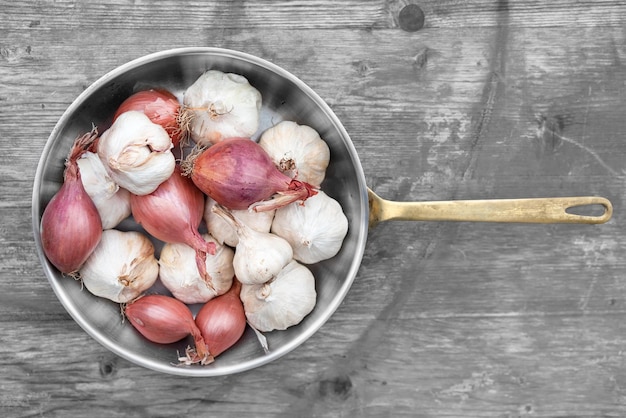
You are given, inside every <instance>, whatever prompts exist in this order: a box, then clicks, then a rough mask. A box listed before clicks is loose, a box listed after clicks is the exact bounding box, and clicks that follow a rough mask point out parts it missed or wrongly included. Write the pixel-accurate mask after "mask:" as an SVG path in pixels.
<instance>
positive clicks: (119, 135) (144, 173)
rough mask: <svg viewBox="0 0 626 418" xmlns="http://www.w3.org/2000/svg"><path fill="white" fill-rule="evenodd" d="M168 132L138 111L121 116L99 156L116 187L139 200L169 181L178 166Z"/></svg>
mask: <svg viewBox="0 0 626 418" xmlns="http://www.w3.org/2000/svg"><path fill="white" fill-rule="evenodd" d="M173 147H174V145H173V144H172V140H171V139H170V136H169V135H168V133H167V131H166V130H165V129H163V127H161V126H160V125H157V124H155V123H152V121H151V120H150V119H149V118H148V117H147V116H146V115H145V114H144V113H143V112H138V111H135V110H131V111H128V112H124V113H122V114H121V115H119V116H118V118H117V119H116V120H115V122H114V123H113V125H111V127H110V128H109V129H107V130H106V131H104V132H103V133H102V135H101V136H100V139H99V140H98V147H97V148H98V156H99V157H100V159H101V160H102V163H103V164H104V166H105V167H106V168H107V170H108V172H109V174H110V176H111V178H112V179H113V181H114V182H115V183H117V184H118V185H120V186H121V187H123V188H125V189H127V190H128V191H130V192H131V193H134V194H136V195H139V196H143V195H147V194H150V193H152V192H153V191H155V190H156V188H157V187H158V186H159V184H161V183H162V182H164V181H165V180H167V179H168V178H169V176H171V175H172V173H173V172H174V166H175V164H176V161H175V158H174V154H172V151H171V150H172V148H173Z"/></svg>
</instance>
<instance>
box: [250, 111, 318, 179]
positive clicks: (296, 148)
mask: <svg viewBox="0 0 626 418" xmlns="http://www.w3.org/2000/svg"><path fill="white" fill-rule="evenodd" d="M259 145H260V146H261V147H262V148H263V149H264V150H265V151H266V152H267V153H268V154H269V156H270V157H271V159H272V161H273V162H274V164H275V165H276V166H277V167H278V168H279V169H280V170H281V171H282V172H283V173H285V174H287V175H288V176H290V177H292V178H296V179H298V180H301V181H304V182H307V183H310V184H312V185H313V186H317V187H319V186H320V185H321V184H322V182H323V181H324V178H325V176H326V169H327V168H328V164H329V163H330V149H329V148H328V144H327V143H326V141H324V140H323V139H322V138H321V137H320V135H319V133H318V132H317V131H316V130H315V129H313V128H311V127H310V126H307V125H299V124H297V123H296V122H292V121H282V122H280V123H278V124H276V125H274V126H272V127H271V128H269V129H267V130H266V131H265V132H263V135H261V138H260V139H259Z"/></svg>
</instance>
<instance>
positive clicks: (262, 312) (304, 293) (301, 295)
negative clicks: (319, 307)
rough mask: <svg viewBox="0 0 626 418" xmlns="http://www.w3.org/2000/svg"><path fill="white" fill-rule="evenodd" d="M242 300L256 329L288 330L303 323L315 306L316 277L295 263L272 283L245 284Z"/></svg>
mask: <svg viewBox="0 0 626 418" xmlns="http://www.w3.org/2000/svg"><path fill="white" fill-rule="evenodd" d="M240 298H241V301H242V302H243V306H244V311H245V313H246V319H247V320H248V322H249V323H250V325H251V326H252V327H253V328H255V329H257V330H258V331H261V332H269V331H273V330H285V329H287V328H289V327H291V326H294V325H297V324H299V323H300V322H301V321H302V320H303V319H304V317H306V316H307V315H308V314H309V313H311V311H312V310H313V308H314V307H315V303H316V300H317V293H316V291H315V278H314V277H313V273H311V271H310V270H309V269H308V268H307V267H306V266H304V265H302V264H300V263H298V262H297V261H295V260H292V261H291V262H290V263H289V264H287V265H286V266H285V267H284V268H283V269H282V270H281V271H280V272H279V273H278V274H277V275H276V277H274V278H273V279H272V280H270V281H269V282H267V283H263V284H253V285H250V284H244V285H242V286H241V293H240Z"/></svg>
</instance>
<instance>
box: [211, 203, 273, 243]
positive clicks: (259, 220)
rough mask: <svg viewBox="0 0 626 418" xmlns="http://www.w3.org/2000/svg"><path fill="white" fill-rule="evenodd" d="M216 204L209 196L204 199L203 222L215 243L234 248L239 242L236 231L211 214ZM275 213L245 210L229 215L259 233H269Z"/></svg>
mask: <svg viewBox="0 0 626 418" xmlns="http://www.w3.org/2000/svg"><path fill="white" fill-rule="evenodd" d="M216 204H217V202H216V201H215V200H213V199H211V198H210V197H209V196H207V197H206V200H205V204H204V221H205V222H206V225H207V228H208V230H209V233H210V234H211V235H212V236H213V237H214V238H215V240H216V241H217V242H219V243H223V244H226V245H229V246H231V247H236V246H237V243H238V242H239V237H238V236H237V230H236V229H235V228H233V227H232V226H231V225H230V224H229V223H228V222H227V221H225V220H224V219H222V218H221V217H220V216H219V215H216V214H215V213H213V207H214V206H215V205H216ZM275 212H276V210H269V211H265V212H255V211H251V210H247V209H244V210H231V213H232V214H233V215H235V216H236V217H237V219H238V220H239V221H240V222H242V223H244V224H246V225H248V226H249V227H250V228H252V229H254V230H255V231H259V232H270V228H271V227H272V221H273V220H274V213H275Z"/></svg>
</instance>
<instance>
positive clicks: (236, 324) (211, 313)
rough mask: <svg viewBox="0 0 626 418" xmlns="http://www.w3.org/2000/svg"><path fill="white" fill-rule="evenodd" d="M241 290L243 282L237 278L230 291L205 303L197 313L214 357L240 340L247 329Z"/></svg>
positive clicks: (197, 321)
mask: <svg viewBox="0 0 626 418" xmlns="http://www.w3.org/2000/svg"><path fill="white" fill-rule="evenodd" d="M240 291H241V283H240V282H239V280H237V278H235V279H233V285H232V286H231V288H230V290H229V291H228V292H226V293H224V294H223V295H221V296H218V297H216V298H214V299H211V300H210V301H208V302H207V303H205V304H204V305H203V306H202V308H200V311H198V314H197V315H196V324H197V325H198V328H199V329H200V332H201V333H202V336H203V338H204V342H205V343H206V345H207V346H208V349H209V352H210V354H211V356H213V357H214V358H215V357H217V356H219V355H220V354H222V353H223V352H224V351H226V350H227V349H229V348H230V347H232V346H233V345H234V344H235V343H236V342H237V341H239V339H240V338H241V336H242V335H243V333H244V331H245V329H246V314H245V312H244V310H243V303H241V299H239V292H240Z"/></svg>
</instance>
